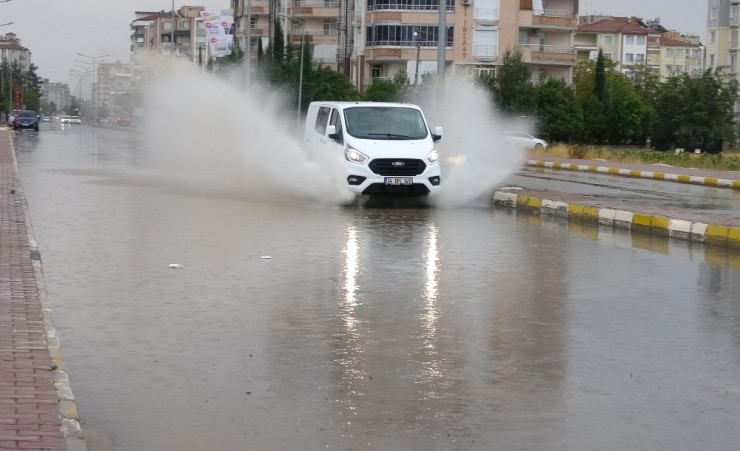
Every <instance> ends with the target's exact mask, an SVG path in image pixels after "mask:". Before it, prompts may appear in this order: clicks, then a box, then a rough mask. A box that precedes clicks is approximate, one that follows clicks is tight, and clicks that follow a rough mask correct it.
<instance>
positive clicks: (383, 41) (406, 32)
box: [366, 25, 454, 47]
mask: <svg viewBox="0 0 740 451" xmlns="http://www.w3.org/2000/svg"><path fill="white" fill-rule="evenodd" d="M415 31H416V32H417V33H418V35H417V38H414V32H415ZM453 32H454V27H447V47H451V46H452V44H453V39H452V38H453ZM417 39H418V41H417ZM366 44H367V46H368V47H374V46H410V47H415V46H416V45H419V46H421V47H436V46H437V26H435V25H372V26H369V27H367V40H366Z"/></svg>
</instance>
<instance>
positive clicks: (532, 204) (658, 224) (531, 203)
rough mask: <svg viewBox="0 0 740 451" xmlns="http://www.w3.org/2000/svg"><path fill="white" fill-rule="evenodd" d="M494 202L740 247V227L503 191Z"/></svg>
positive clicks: (556, 215)
mask: <svg viewBox="0 0 740 451" xmlns="http://www.w3.org/2000/svg"><path fill="white" fill-rule="evenodd" d="M493 204H494V206H500V207H506V208H514V209H516V210H522V211H526V212H529V213H533V214H539V215H547V216H554V217H561V218H567V219H573V220H580V221H584V222H592V223H595V224H601V225H605V226H611V227H614V228H621V229H628V230H635V231H640V230H641V231H645V232H648V233H650V234H653V235H659V236H666V237H670V238H676V239H681V240H688V241H693V242H699V243H706V244H711V245H714V246H721V247H726V248H730V249H740V228H737V227H726V226H722V225H716V224H705V223H700V222H691V221H686V220H683V219H672V218H667V217H663V216H656V215H649V214H642V213H635V212H628V211H623V210H612V209H608V208H599V207H593V206H589V205H580V204H575V203H567V202H562V201H556V200H550V199H541V198H539V197H534V196H528V195H521V194H515V193H511V192H504V191H495V192H494V193H493Z"/></svg>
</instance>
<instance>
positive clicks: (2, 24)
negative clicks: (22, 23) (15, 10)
mask: <svg viewBox="0 0 740 451" xmlns="http://www.w3.org/2000/svg"><path fill="white" fill-rule="evenodd" d="M14 23H15V22H8V23H0V27H4V26H5V25H13V24H14Z"/></svg>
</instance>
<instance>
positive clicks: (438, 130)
mask: <svg viewBox="0 0 740 451" xmlns="http://www.w3.org/2000/svg"><path fill="white" fill-rule="evenodd" d="M443 134H444V130H442V127H434V133H432V141H434V142H437V141H439V140H440V139H442V135H443Z"/></svg>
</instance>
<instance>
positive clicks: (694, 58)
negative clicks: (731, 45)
mask: <svg viewBox="0 0 740 451" xmlns="http://www.w3.org/2000/svg"><path fill="white" fill-rule="evenodd" d="M658 64H659V68H658V72H659V73H660V76H661V78H665V77H669V76H671V75H676V74H681V73H688V74H690V75H700V74H701V73H702V72H703V71H704V48H703V47H702V45H701V44H699V43H697V42H691V41H688V40H685V39H680V38H679V37H678V36H671V35H670V34H669V33H666V34H664V35H663V36H661V38H660V59H659V60H658Z"/></svg>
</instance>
